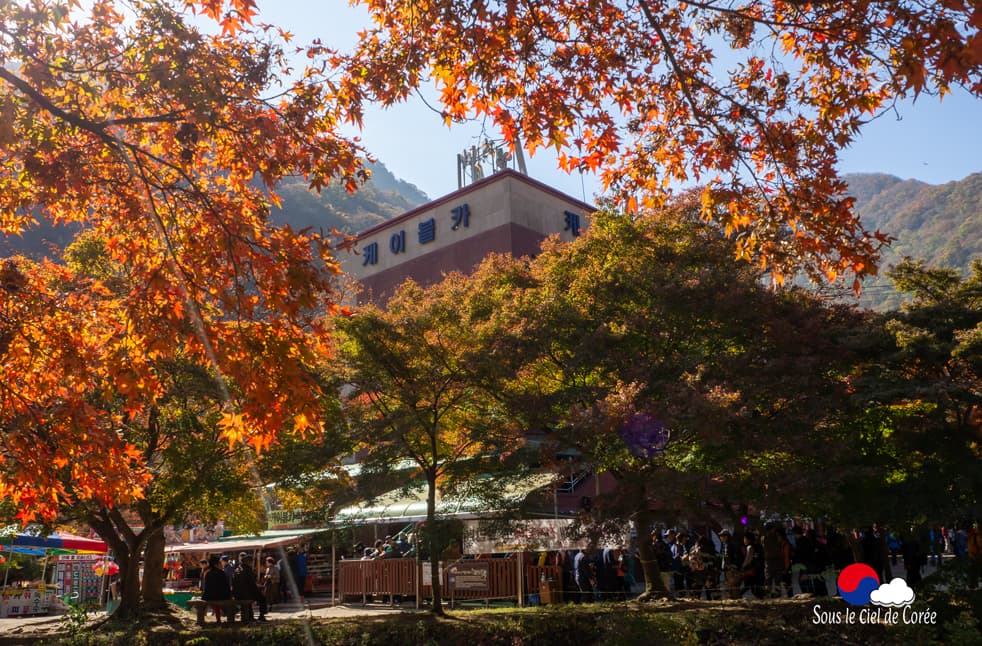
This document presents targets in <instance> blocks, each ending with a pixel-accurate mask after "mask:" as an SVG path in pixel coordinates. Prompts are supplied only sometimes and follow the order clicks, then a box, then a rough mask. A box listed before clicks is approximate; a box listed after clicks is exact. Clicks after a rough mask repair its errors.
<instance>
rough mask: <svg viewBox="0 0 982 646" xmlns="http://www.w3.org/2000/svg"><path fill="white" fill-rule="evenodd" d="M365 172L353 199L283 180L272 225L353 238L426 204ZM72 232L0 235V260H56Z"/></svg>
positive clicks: (387, 175) (384, 177)
mask: <svg viewBox="0 0 982 646" xmlns="http://www.w3.org/2000/svg"><path fill="white" fill-rule="evenodd" d="M369 168H370V169H371V171H372V179H371V180H369V182H368V183H367V184H365V185H364V186H362V187H361V188H360V189H359V190H358V191H356V192H355V193H353V194H351V193H348V192H347V191H346V190H345V189H344V188H343V187H342V186H339V185H337V184H331V185H330V186H328V187H326V188H324V189H323V190H322V191H321V193H320V194H319V195H318V194H317V193H316V192H313V191H310V190H308V188H307V184H306V182H304V181H303V180H302V179H299V178H292V179H286V180H284V181H283V182H282V183H281V184H280V186H279V187H278V188H277V192H278V193H279V195H280V197H281V198H282V200H283V202H282V208H280V209H277V208H275V207H274V208H273V211H272V218H273V221H274V222H275V223H276V224H286V223H289V224H290V225H291V226H293V227H294V228H295V229H300V228H304V227H312V228H314V229H323V230H324V231H329V230H330V229H338V230H339V231H344V232H348V233H354V232H357V231H360V230H362V229H365V228H367V227H369V226H372V225H374V224H378V223H379V222H382V221H383V220H387V219H389V218H392V217H395V216H396V215H399V214H400V213H403V212H404V211H407V210H409V209H411V208H413V207H415V206H418V205H420V204H423V203H424V202H427V201H428V200H429V198H428V197H427V196H426V194H425V193H423V192H422V191H421V190H419V189H418V188H416V186H414V185H413V184H410V183H408V182H404V181H402V180H401V179H398V178H396V177H395V176H394V175H393V174H392V173H391V172H390V171H389V169H387V168H386V167H385V165H384V164H382V163H375V164H372V165H371V166H370V167H369ZM77 229H78V227H76V226H58V227H56V226H53V225H51V224H48V223H41V224H39V225H38V226H36V227H33V228H31V229H30V230H28V231H25V232H24V234H23V235H21V236H4V235H2V234H0V258H2V257H4V256H8V255H12V254H17V253H21V254H26V255H29V256H32V257H34V258H41V257H43V256H48V257H51V258H54V257H57V256H58V255H59V254H60V250H61V249H63V248H64V247H65V245H67V244H68V243H69V242H71V240H72V237H73V235H74V233H75V231H77Z"/></svg>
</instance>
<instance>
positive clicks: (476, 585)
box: [447, 561, 490, 592]
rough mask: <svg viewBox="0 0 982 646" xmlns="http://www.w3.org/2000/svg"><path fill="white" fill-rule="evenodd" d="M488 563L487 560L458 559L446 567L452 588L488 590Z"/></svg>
mask: <svg viewBox="0 0 982 646" xmlns="http://www.w3.org/2000/svg"><path fill="white" fill-rule="evenodd" d="M489 570H490V568H489V563H488V562H487V561H459V562H457V563H454V564H453V565H451V566H450V567H449V568H447V574H448V575H449V577H450V580H451V581H452V584H451V585H452V586H453V589H454V590H474V591H475V592H487V591H488V572H489Z"/></svg>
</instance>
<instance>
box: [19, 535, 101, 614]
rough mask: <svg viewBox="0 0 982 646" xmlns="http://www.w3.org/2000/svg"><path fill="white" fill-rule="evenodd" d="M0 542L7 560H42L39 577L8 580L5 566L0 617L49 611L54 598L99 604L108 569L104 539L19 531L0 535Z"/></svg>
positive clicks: (54, 601)
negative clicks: (51, 566)
mask: <svg viewBox="0 0 982 646" xmlns="http://www.w3.org/2000/svg"><path fill="white" fill-rule="evenodd" d="M0 543H2V544H0V553H2V554H4V555H5V558H7V559H11V558H13V555H14V554H20V555H30V556H33V557H36V558H39V559H41V560H42V564H43V565H42V569H41V573H40V576H38V577H37V578H35V579H32V580H23V581H16V582H11V581H10V580H9V575H10V569H9V568H7V569H5V571H4V579H3V589H2V592H0V618H3V617H19V616H24V615H44V614H48V613H49V612H50V611H51V609H52V607H53V606H54V605H55V603H56V599H57V598H61V599H69V600H71V601H72V602H78V603H87V604H91V603H101V601H102V589H103V586H104V577H105V576H106V574H107V571H108V569H109V566H108V565H106V561H105V559H106V557H105V554H106V552H107V551H108V547H107V545H106V544H105V543H104V542H102V541H98V540H93V539H89V538H84V537H82V536H74V535H72V534H65V533H63V532H56V533H53V534H50V535H48V536H42V535H40V534H39V533H32V532H21V533H18V534H14V535H12V536H11V535H8V536H4V537H2V538H0ZM51 557H54V558H55V563H54V571H53V575H52V577H51V582H50V583H49V582H48V581H47V577H46V575H47V574H48V572H49V570H48V566H49V561H50V559H51ZM99 564H102V569H101V570H100V569H98V567H97V566H98V565H99ZM112 565H113V566H115V564H112Z"/></svg>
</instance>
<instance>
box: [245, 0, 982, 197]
mask: <svg viewBox="0 0 982 646" xmlns="http://www.w3.org/2000/svg"><path fill="white" fill-rule="evenodd" d="M259 7H260V17H259V19H260V20H262V21H264V22H271V23H273V24H276V25H279V26H281V27H283V28H285V29H287V30H289V31H291V32H292V33H293V34H294V35H295V37H296V40H295V43H296V44H298V45H299V44H304V43H307V42H309V41H310V40H312V39H313V38H320V39H321V40H322V41H323V42H324V43H325V44H327V45H331V46H335V47H339V48H348V47H351V46H352V45H353V44H354V42H355V38H356V33H357V31H358V30H359V29H362V28H364V25H366V24H367V22H368V21H367V18H366V14H365V13H364V11H363V10H362V9H361V8H352V7H350V6H348V4H347V3H346V2H345V1H344V0H328V1H326V2H320V3H317V4H314V3H312V2H310V1H309V0H307V1H304V0H261V1H260V3H259ZM313 7H316V8H313ZM428 98H430V99H431V100H432V99H433V97H428ZM898 117H899V118H898ZM481 134H482V127H481V124H478V123H472V124H464V125H454V126H453V127H452V128H448V127H447V126H445V125H444V123H443V120H442V119H441V118H440V116H439V115H438V114H435V113H434V112H433V111H431V110H430V109H429V108H428V107H427V106H426V105H425V104H424V102H423V100H422V99H420V98H418V97H417V98H413V99H411V100H410V102H409V103H407V104H403V105H400V106H397V107H395V108H391V109H389V110H381V109H379V108H374V107H373V108H371V109H369V110H368V112H367V114H366V119H365V128H364V131H363V132H361V133H360V136H361V138H362V141H363V143H364V144H365V145H366V146H367V148H368V149H369V151H371V153H372V154H373V155H375V156H376V157H377V158H378V159H379V160H380V161H382V162H384V163H385V165H386V166H388V168H389V169H390V170H391V171H392V172H393V173H394V174H395V175H396V176H397V177H399V178H401V179H404V180H406V181H407V182H410V183H413V184H415V185H416V186H418V187H419V188H420V189H421V190H423V191H424V192H426V193H427V194H428V195H429V196H430V197H431V198H435V197H439V196H441V195H445V194H446V193H449V192H451V191H453V190H455V189H456V188H457V166H456V155H457V153H458V152H460V151H461V150H463V149H464V148H466V147H469V146H471V145H473V144H475V143H477V141H478V140H479V138H480V136H481ZM490 134H491V136H496V134H497V133H495V132H493V131H491V132H490ZM527 161H528V167H529V174H530V175H531V176H532V177H535V178H536V179H538V180H540V181H543V182H545V183H547V184H549V185H551V186H554V187H555V188H557V189H559V190H561V191H563V192H565V193H568V194H570V195H572V196H574V197H578V198H581V199H586V200H587V201H591V199H592V197H593V196H594V194H595V193H596V192H597V191H598V190H599V188H600V187H599V183H598V182H597V181H596V179H595V178H593V177H591V176H586V177H582V178H581V177H580V176H579V175H578V174H574V175H567V174H565V173H563V172H562V171H560V170H558V169H557V168H556V163H555V158H554V157H552V156H551V155H549V152H548V151H545V152H540V153H538V154H536V156H535V157H533V158H530V159H527ZM840 169H841V170H842V171H843V172H848V173H853V172H883V173H890V174H892V175H897V176H898V177H901V178H903V179H909V178H914V179H919V180H922V181H925V182H928V183H931V184H942V183H945V182H949V181H953V180H958V179H962V178H963V177H965V176H967V175H970V174H971V173H975V172H979V171H982V101H980V100H978V99H974V98H972V97H971V96H969V95H968V94H967V93H964V92H956V93H953V94H951V95H949V96H947V97H945V99H944V100H943V101H940V100H939V99H938V98H937V97H931V96H922V97H920V98H919V99H918V100H917V101H907V102H904V103H903V104H901V105H900V106H898V112H897V114H894V113H888V114H885V115H883V116H882V117H880V118H879V119H877V120H875V121H874V122H872V123H870V124H868V125H867V126H866V127H865V128H864V130H863V131H862V132H861V133H860V137H859V139H858V140H857V141H856V142H855V143H854V144H853V145H852V146H851V147H850V148H849V149H847V150H845V151H844V152H843V154H842V159H841V164H840Z"/></svg>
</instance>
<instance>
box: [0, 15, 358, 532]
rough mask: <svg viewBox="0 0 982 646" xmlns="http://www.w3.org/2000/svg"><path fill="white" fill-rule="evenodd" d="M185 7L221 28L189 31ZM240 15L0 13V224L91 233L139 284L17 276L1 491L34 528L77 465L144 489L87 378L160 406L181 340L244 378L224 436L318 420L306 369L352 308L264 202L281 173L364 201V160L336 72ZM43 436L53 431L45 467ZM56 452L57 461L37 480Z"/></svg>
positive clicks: (263, 438) (328, 260) (96, 480)
mask: <svg viewBox="0 0 982 646" xmlns="http://www.w3.org/2000/svg"><path fill="white" fill-rule="evenodd" d="M185 6H188V7H192V6H200V7H201V8H202V10H204V11H206V12H207V13H208V14H209V15H212V16H213V17H218V18H219V19H220V20H221V21H222V24H223V32H222V33H220V34H209V33H205V32H203V31H202V30H201V29H199V28H197V27H193V26H191V25H190V24H189V23H188V22H187V21H186V20H185V17H184V14H185V13H186V12H187V11H188V9H186V8H185ZM224 8H225V3H216V2H203V3H195V2H191V3H186V5H185V3H177V2H174V3H170V2H143V1H140V2H133V3H128V4H127V5H126V6H125V7H121V6H117V4H116V3H113V2H107V1H104V0H100V1H97V2H93V3H90V4H89V6H88V7H87V8H83V7H82V4H81V3H79V2H74V1H68V2H41V1H36V2H31V3H26V4H23V3H3V4H2V5H0V64H2V66H0V113H2V118H0V124H2V126H0V159H2V164H0V167H2V168H0V203H2V204H3V205H4V208H3V209H2V211H0V231H2V232H3V233H4V234H8V235H11V234H16V233H17V232H19V231H21V230H23V229H24V228H25V227H29V226H31V223H32V222H34V221H36V220H38V219H46V220H51V221H54V222H59V223H64V222H68V223H78V224H80V225H82V226H83V227H84V228H85V229H87V230H89V231H91V232H92V233H93V234H94V235H96V236H97V237H98V238H99V239H101V240H104V241H105V248H106V252H107V254H108V258H109V260H111V261H112V262H115V263H118V264H120V265H122V266H123V267H125V272H126V286H127V290H128V291H127V292H126V293H124V294H122V295H120V297H119V298H103V295H104V291H105V286H104V285H102V284H101V282H100V281H99V280H89V281H88V282H85V281H74V276H73V275H72V272H70V270H66V269H64V268H62V269H58V268H55V267H53V266H51V265H50V263H45V264H43V265H41V266H37V267H34V266H28V265H27V264H26V263H25V262H24V261H22V260H17V259H13V260H8V262H7V265H5V266H6V269H5V271H6V272H7V274H9V275H10V276H12V278H11V280H12V281H13V282H11V283H10V284H9V285H8V286H7V288H5V289H4V290H3V292H2V297H3V300H2V302H0V311H4V319H3V322H2V325H3V337H4V340H5V342H4V345H3V348H2V354H0V360H2V361H3V372H4V375H5V379H4V381H5V384H4V390H3V393H4V397H3V400H2V402H0V405H2V409H0V415H2V420H3V424H4V428H5V433H4V438H3V442H4V447H3V453H2V469H3V474H2V478H0V493H2V494H3V495H6V496H10V497H11V499H12V500H13V501H14V503H15V504H16V505H17V506H18V508H19V509H20V510H21V517H22V518H23V519H24V520H25V521H26V520H29V519H31V518H34V517H42V518H49V519H50V518H52V517H53V516H54V514H55V513H56V512H57V509H58V507H59V505H60V504H61V503H63V502H74V501H76V500H77V499H78V497H70V498H69V497H68V496H66V491H65V490H64V489H63V488H62V487H61V486H60V485H59V474H58V473H57V472H58V471H59V470H60V469H64V468H74V469H78V470H79V471H80V472H81V471H84V474H85V475H84V476H82V475H80V477H81V478H82V482H84V483H85V486H84V487H82V488H80V489H78V493H77V496H87V497H90V498H94V499H101V500H103V501H106V502H109V503H112V502H124V501H126V500H128V499H130V498H132V496H133V495H134V494H133V487H134V486H135V485H137V484H138V483H139V482H141V478H145V477H146V476H145V474H141V469H140V468H139V457H138V451H137V450H135V449H134V447H132V446H131V445H128V444H127V443H126V442H124V441H122V440H120V439H119V438H118V437H117V436H116V434H115V433H114V432H113V431H112V428H107V427H111V426H112V424H111V423H109V422H105V421H101V415H100V414H101V413H102V412H103V411H99V410H98V409H97V407H96V406H95V405H93V404H92V403H90V402H89V401H88V400H87V394H88V392H89V390H88V388H87V386H88V385H89V384H91V383H93V381H98V382H99V383H100V384H101V385H102V386H103V387H107V388H108V387H111V388H113V389H114V390H115V392H117V393H118V394H119V396H121V397H123V398H124V400H125V403H124V405H123V407H122V408H123V411H124V412H125V414H127V415H130V416H137V415H140V414H144V413H146V410H145V406H146V404H147V402H149V401H151V400H152V399H153V395H154V394H155V393H158V394H159V393H160V392H161V391H162V388H163V386H162V384H161V382H160V379H159V378H157V377H156V376H155V375H154V373H153V370H152V368H151V366H152V365H153V364H154V363H156V362H158V361H161V360H164V359H166V358H168V357H170V356H172V354H173V352H174V351H175V349H176V348H180V349H181V351H182V352H186V353H187V358H188V359H189V360H190V361H193V362H195V363H199V364H201V365H210V366H213V367H214V369H215V370H216V371H217V374H218V375H219V378H220V379H225V380H228V381H229V382H230V383H234V384H236V387H237V389H238V390H237V391H235V392H232V393H230V396H229V399H228V401H227V402H226V404H225V406H224V409H223V419H222V421H221V425H222V435H223V438H224V440H225V441H228V442H231V443H237V442H248V443H250V444H252V445H253V446H254V447H256V448H257V449H263V448H266V447H268V446H269V445H270V444H271V443H272V442H273V441H274V440H275V438H276V436H277V434H278V433H280V432H281V430H282V429H286V428H293V429H297V430H298V431H301V432H302V431H304V430H306V429H316V428H317V426H318V424H319V421H318V417H319V411H320V408H319V405H318V397H319V394H320V393H319V388H318V386H317V383H316V379H314V378H313V377H312V376H311V373H310V370H309V369H308V368H309V366H310V365H311V364H312V363H313V362H314V358H315V357H316V356H317V355H318V353H319V352H322V351H323V350H324V346H323V341H324V340H325V339H326V327H325V324H324V323H323V322H322V321H323V319H322V317H323V315H324V314H325V313H330V312H333V311H336V310H337V306H336V305H335V300H336V299H335V286H334V275H335V274H336V273H337V272H338V266H337V263H336V262H335V260H334V258H333V256H332V250H331V247H332V241H331V240H329V239H327V238H325V237H323V236H321V235H319V234H315V233H311V232H303V231H299V232H298V231H293V230H291V229H290V228H289V227H274V226H272V225H271V224H270V222H269V219H268V210H269V207H268V203H269V201H273V202H275V201H276V199H277V198H276V195H275V193H274V192H272V189H273V187H274V186H275V184H276V182H277V181H278V180H279V179H280V178H281V177H283V176H284V175H287V174H300V175H303V176H306V177H307V178H308V181H309V183H310V184H311V185H312V186H313V187H315V188H316V187H318V186H321V185H323V184H324V183H325V182H327V181H328V180H329V179H330V178H334V177H340V178H341V179H342V181H344V182H347V183H348V185H349V187H352V188H353V187H354V185H355V184H356V183H357V182H358V181H359V180H360V179H361V177H362V176H361V175H360V173H359V161H358V154H359V150H358V147H357V146H356V145H355V144H353V143H352V142H350V141H348V140H346V139H345V138H344V137H342V136H341V135H339V134H338V132H337V129H338V127H339V123H340V122H341V121H342V120H343V119H344V118H345V113H344V107H343V106H344V103H343V101H341V100H336V98H335V97H334V96H333V92H332V89H331V88H332V85H331V83H330V81H329V80H327V79H326V75H327V73H328V72H327V71H326V70H325V69H323V68H322V67H316V66H311V67H309V68H307V69H305V70H302V71H299V72H298V73H296V75H295V76H296V80H286V79H287V77H288V75H290V74H292V73H293V72H292V71H291V70H289V69H288V67H289V66H288V65H287V63H286V61H285V58H284V56H285V54H284V41H285V39H286V38H287V37H288V34H285V33H281V32H279V31H278V30H276V29H274V28H272V27H270V26H265V25H258V26H252V25H251V24H250V22H249V21H250V20H251V18H252V15H253V13H254V7H253V3H252V2H248V1H243V2H236V3H232V4H231V5H229V9H230V10H229V11H225V10H224ZM64 272H68V273H64ZM63 285H71V286H72V287H71V288H68V289H62V287H61V286H63ZM100 348H101V349H100ZM100 355H101V356H100ZM41 364H43V367H44V368H45V371H44V372H43V373H39V372H38V371H37V369H36V368H37V366H38V365H41ZM73 375H77V376H78V382H77V383H73V382H72V378H73ZM42 410H43V411H44V412H43V413H39V412H38V411H42ZM117 418H118V414H115V413H114V414H112V415H109V416H108V419H117ZM97 421H98V423H97ZM39 424H47V425H51V427H52V431H51V433H50V443H51V448H50V452H49V453H47V454H44V453H43V452H42V453H39V452H38V451H37V450H36V444H37V443H38V440H37V439H36V438H35V437H34V436H35V435H36V427H37V426H38V425H39ZM75 455H83V456H86V457H85V461H88V462H94V461H95V460H96V459H97V458H96V457H95V456H101V461H102V466H96V465H94V464H93V465H91V468H84V467H83V465H85V461H80V462H73V459H74V456H75ZM42 457H43V458H44V459H45V460H46V464H49V465H54V467H55V468H54V469H50V468H49V469H41V468H38V464H39V462H38V460H39V459H41V458H42Z"/></svg>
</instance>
